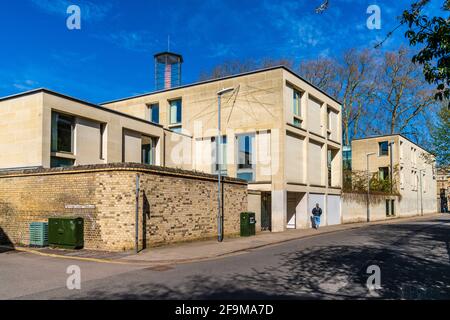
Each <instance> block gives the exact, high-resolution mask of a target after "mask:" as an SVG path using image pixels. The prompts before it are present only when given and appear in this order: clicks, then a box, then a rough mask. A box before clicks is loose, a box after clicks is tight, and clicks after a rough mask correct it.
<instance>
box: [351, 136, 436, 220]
mask: <svg viewBox="0 0 450 320" xmlns="http://www.w3.org/2000/svg"><path fill="white" fill-rule="evenodd" d="M367 164H369V165H368V167H367ZM352 170H354V171H367V170H368V171H369V172H370V175H373V174H374V173H376V174H378V177H379V179H381V180H385V179H392V182H393V183H392V187H393V192H394V193H398V194H399V197H398V199H399V200H398V202H395V201H390V202H389V203H386V214H387V215H398V216H413V215H420V214H427V213H434V212H436V206H437V203H436V192H437V191H436V172H435V161H434V156H433V155H432V154H430V153H429V152H428V151H426V150H425V149H423V148H422V147H420V146H419V145H417V144H415V143H414V142H412V141H410V140H409V139H407V138H406V137H405V136H403V135H400V134H394V135H384V136H375V137H368V138H362V139H354V140H353V141H352ZM386 201H388V200H386Z"/></svg>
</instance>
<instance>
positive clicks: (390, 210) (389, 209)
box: [386, 199, 395, 217]
mask: <svg viewBox="0 0 450 320" xmlns="http://www.w3.org/2000/svg"><path fill="white" fill-rule="evenodd" d="M394 215H395V200H394V199H386V217H389V216H394Z"/></svg>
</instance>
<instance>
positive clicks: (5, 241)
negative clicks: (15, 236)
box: [0, 227, 14, 253]
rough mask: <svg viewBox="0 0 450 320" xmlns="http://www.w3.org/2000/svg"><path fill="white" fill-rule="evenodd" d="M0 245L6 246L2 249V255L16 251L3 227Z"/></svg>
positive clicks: (0, 230)
mask: <svg viewBox="0 0 450 320" xmlns="http://www.w3.org/2000/svg"><path fill="white" fill-rule="evenodd" d="M0 245H1V246H6V247H0V253H4V252H8V251H13V250H14V246H13V243H12V241H11V239H9V237H8V235H7V234H6V232H5V231H3V229H2V228H1V227H0Z"/></svg>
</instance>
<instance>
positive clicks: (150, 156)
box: [141, 136, 156, 165]
mask: <svg viewBox="0 0 450 320" xmlns="http://www.w3.org/2000/svg"><path fill="white" fill-rule="evenodd" d="M141 151H142V157H141V162H142V163H143V164H151V165H154V164H155V163H156V161H155V160H156V139H155V138H151V137H147V136H142V145H141Z"/></svg>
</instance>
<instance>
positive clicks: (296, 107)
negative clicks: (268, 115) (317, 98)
mask: <svg viewBox="0 0 450 320" xmlns="http://www.w3.org/2000/svg"><path fill="white" fill-rule="evenodd" d="M301 100H302V93H301V92H300V91H297V90H295V89H294V90H293V97H292V113H293V115H294V119H293V121H292V123H293V125H294V126H296V127H301V126H302V120H301V116H302V109H301Z"/></svg>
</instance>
